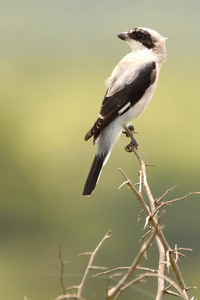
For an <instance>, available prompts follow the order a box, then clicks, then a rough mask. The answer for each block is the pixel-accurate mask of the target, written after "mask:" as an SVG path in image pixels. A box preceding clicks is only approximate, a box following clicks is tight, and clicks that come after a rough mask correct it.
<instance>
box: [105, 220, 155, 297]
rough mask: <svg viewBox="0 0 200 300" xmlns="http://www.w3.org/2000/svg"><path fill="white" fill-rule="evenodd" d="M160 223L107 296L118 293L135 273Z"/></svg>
mask: <svg viewBox="0 0 200 300" xmlns="http://www.w3.org/2000/svg"><path fill="white" fill-rule="evenodd" d="M157 229H158V225H157V227H156V228H154V230H153V232H152V233H151V235H150V237H149V238H148V240H147V241H146V242H144V243H143V245H142V247H141V248H140V251H139V253H138V255H137V256H136V258H135V259H134V261H133V263H132V264H131V266H130V268H129V269H128V271H127V273H126V274H125V275H124V276H123V278H122V279H121V280H120V281H119V282H118V283H117V285H116V286H114V287H113V288H111V289H110V290H109V291H108V293H107V296H108V298H112V297H113V296H115V295H117V294H118V292H119V291H120V289H121V288H122V286H123V285H124V284H125V283H126V282H127V280H128V279H129V278H130V276H131V275H132V274H133V272H134V271H135V269H136V268H137V266H138V264H139V262H140V260H141V258H142V257H143V256H144V253H145V252H146V251H147V249H148V248H149V246H150V245H151V243H152V241H153V240H154V238H155V236H156V233H157Z"/></svg>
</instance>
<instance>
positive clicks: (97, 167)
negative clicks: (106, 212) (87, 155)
mask: <svg viewBox="0 0 200 300" xmlns="http://www.w3.org/2000/svg"><path fill="white" fill-rule="evenodd" d="M107 154H108V153H105V154H104V155H97V154H96V155H95V158H94V160H93V163H92V166H91V169H90V172H89V174H88V178H87V180H86V183H85V186H84V190H83V196H90V195H91V194H92V192H93V191H94V189H95V186H96V183H97V181H98V179H99V176H100V174H101V169H102V167H103V162H104V160H105V158H106V156H107Z"/></svg>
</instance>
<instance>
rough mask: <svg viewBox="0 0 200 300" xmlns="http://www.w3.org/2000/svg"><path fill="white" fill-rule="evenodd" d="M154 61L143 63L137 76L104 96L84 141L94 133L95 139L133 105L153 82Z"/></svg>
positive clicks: (154, 72) (154, 76)
mask: <svg viewBox="0 0 200 300" xmlns="http://www.w3.org/2000/svg"><path fill="white" fill-rule="evenodd" d="M155 79H156V63H155V62H154V61H152V62H149V63H147V64H143V65H142V66H141V68H140V70H139V72H138V76H137V77H136V78H135V79H134V80H133V81H132V82H131V83H130V84H128V85H126V86H125V87H124V88H123V89H122V90H120V91H118V92H116V93H115V94H114V95H112V96H110V97H106V95H107V93H106V95H105V98H104V100H103V102H102V106H101V110H100V114H99V118H98V119H97V120H96V122H95V123H94V126H93V127H92V128H91V129H90V130H89V131H88V133H87V134H86V136H85V141H87V140H88V139H89V138H91V137H92V136H93V135H94V139H96V138H97V137H98V136H99V134H100V132H101V130H102V129H103V128H104V127H106V126H107V125H108V124H109V123H110V122H111V121H112V120H114V119H115V118H116V117H117V116H118V115H122V114H124V113H125V112H127V111H128V110H129V108H130V107H132V106H134V105H135V104H136V103H137V102H138V101H139V100H140V99H141V98H142V96H143V95H144V93H145V91H146V90H147V89H148V88H149V87H150V86H151V85H152V84H153V83H154V82H155Z"/></svg>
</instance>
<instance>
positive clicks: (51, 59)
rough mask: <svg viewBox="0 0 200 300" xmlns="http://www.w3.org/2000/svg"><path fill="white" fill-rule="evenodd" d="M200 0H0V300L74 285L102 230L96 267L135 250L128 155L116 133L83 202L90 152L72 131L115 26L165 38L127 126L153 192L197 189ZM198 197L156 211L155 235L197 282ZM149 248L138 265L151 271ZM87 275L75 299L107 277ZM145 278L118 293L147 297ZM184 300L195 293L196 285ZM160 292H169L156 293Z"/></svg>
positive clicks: (96, 88)
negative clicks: (145, 95)
mask: <svg viewBox="0 0 200 300" xmlns="http://www.w3.org/2000/svg"><path fill="white" fill-rule="evenodd" d="M199 13H200V2H199V1H198V0H192V1H187V0H185V1H184V0H181V1H177V0H168V1H158V0H140V1H139V0H137V1H136V0H132V1H130V0H123V1H119V0H107V1H105V0H101V1H94V0H93V1H92V0H85V1H81V0H79V1H77V0H73V1H69V0H58V1H52V0H49V1H38V0H34V1H33V0H28V1H12V0H8V1H0V40H1V46H0V85H1V88H0V124H1V126H0V148H1V155H0V164H1V168H0V184H1V188H0V195H1V197H0V199H1V200H0V232H1V234H0V266H1V267H0V286H1V288H0V299H15V300H20V299H23V298H24V296H26V297H27V298H28V300H33V299H37V300H44V299H45V300H47V299H55V298H56V297H57V296H58V295H59V293H60V292H61V285H60V282H59V278H60V262H59V258H58V242H60V243H61V246H62V253H63V259H64V260H66V261H67V264H66V266H65V284H66V286H68V285H75V284H78V283H79V282H80V280H81V278H82V274H83V272H84V269H85V266H86V263H87V261H88V257H79V256H78V255H79V253H81V252H84V251H90V250H93V249H94V248H95V247H96V245H97V244H98V242H99V241H100V240H101V238H102V237H103V236H104V235H105V233H106V232H107V231H108V230H109V229H111V230H112V238H111V239H109V240H107V241H106V242H105V243H104V245H103V246H102V248H101V249H100V251H99V253H98V255H97V257H96V260H95V263H96V264H98V265H103V266H107V267H109V268H113V267H117V266H128V265H130V263H131V262H132V260H133V258H134V256H135V255H136V253H137V251H138V250H139V247H140V245H139V243H138V241H139V238H140V237H141V236H142V235H143V233H144V232H143V225H144V216H143V217H142V219H141V221H140V222H139V223H137V215H138V213H139V212H140V210H141V208H140V207H139V205H138V203H137V202H136V200H135V198H134V197H133V195H132V194H131V192H130V190H128V189H127V188H126V187H123V188H122V189H120V190H118V186H119V185H120V184H121V183H122V182H123V177H122V175H121V174H120V172H119V171H118V168H119V167H121V168H122V169H123V170H124V171H125V172H126V174H127V175H128V176H129V177H130V179H131V180H132V181H133V182H134V183H135V182H137V181H138V168H139V166H138V162H137V161H136V159H135V158H134V157H133V156H132V155H131V154H127V153H125V151H124V150H123V147H124V145H126V144H127V140H126V138H125V137H121V139H120V141H119V142H118V144H117V145H116V147H115V149H114V151H113V154H112V155H111V158H110V160H109V162H108V164H107V165H106V167H105V168H104V170H103V174H102V177H101V179H100V181H99V184H98V186H97V188H96V190H95V193H94V194H93V195H92V197H90V198H83V197H82V196H81V194H82V188H83V185H84V182H85V179H86V176H87V173H88V171H89V168H90V165H91V163H92V159H93V156H94V153H95V150H96V148H95V147H93V145H92V141H88V142H87V143H85V142H84V141H83V137H84V135H85V133H86V132H87V130H88V129H89V128H90V127H91V126H92V125H93V122H94V121H95V118H96V117H97V115H98V112H99V109H100V104H101V101H102V99H103V96H104V93H105V89H106V88H105V85H104V81H105V79H106V78H107V77H108V76H110V73H111V71H112V69H113V68H114V66H115V65H116V64H117V63H118V61H119V60H120V59H121V58H122V57H123V56H124V55H125V54H127V53H128V51H129V46H128V45H127V44H126V43H124V42H122V41H121V40H119V39H117V37H116V35H117V34H118V33H120V32H121V31H126V30H129V29H130V28H133V27H137V26H142V27H149V28H153V29H155V30H157V31H158V32H159V33H161V34H162V35H163V36H165V37H168V40H167V42H166V44H167V54H168V56H167V61H166V63H165V64H164V65H163V69H162V72H161V75H160V80H159V84H158V87H157V90H156V93H155V95H154V98H153V100H152V102H151V104H150V105H149V107H148V108H147V110H146V111H145V113H144V114H143V115H142V117H141V118H140V119H139V120H137V121H136V122H135V123H134V125H135V128H136V131H138V132H139V135H137V140H138V143H139V150H140V153H141V154H142V156H143V158H144V160H145V161H146V162H148V163H151V164H154V165H155V167H154V168H149V169H148V180H149V184H150V186H151V189H152V192H153V194H154V196H155V197H159V196H160V195H162V194H163V193H164V192H165V191H166V190H167V189H168V188H171V187H172V186H174V185H176V184H178V187H177V188H176V189H175V190H174V191H173V192H171V194H169V195H168V196H167V197H166V199H168V200H169V199H173V198H175V197H179V196H183V195H184V194H187V193H188V192H190V191H198V190H200V180H199V175H200V169H199V165H200V155H199V151H200V150H199V149H200V140H199V132H200V119H199V112H200V92H199V81H200V76H199V64H200V57H199V53H200V34H199V26H200V19H199ZM199 210H200V197H199V196H194V197H192V198H190V199H188V200H187V201H184V202H181V203H177V204H175V205H174V206H173V207H167V209H166V214H165V216H164V218H163V224H164V225H165V226H166V227H165V229H164V232H165V234H166V237H167V239H168V241H169V243H170V245H171V247H172V248H173V247H174V245H175V244H177V245H178V246H180V247H189V248H192V249H193V252H189V253H187V255H188V257H189V259H190V260H189V261H188V260H185V259H181V262H180V268H181V271H182V272H183V276H184V279H185V281H186V283H187V285H188V286H199V287H200V285H199V283H200V268H199V267H200V218H199ZM157 258H158V257H157V252H156V248H155V246H154V245H152V247H151V249H150V250H149V259H148V261H147V262H146V263H145V262H143V263H144V265H146V266H151V267H156V261H157ZM90 275H91V276H90V278H89V279H88V280H87V284H86V286H85V290H84V295H83V296H84V298H85V299H92V297H94V298H93V299H99V300H100V299H104V290H105V284H106V278H96V279H93V278H92V275H93V274H92V273H91V274H90ZM155 286H156V281H155V280H154V279H153V280H150V284H149V285H148V284H142V283H141V284H139V285H138V286H137V287H134V288H132V289H130V290H129V291H128V292H127V293H125V294H124V296H123V297H122V299H126V300H129V299H154V298H155V293H154V289H155ZM190 296H191V297H192V296H195V297H200V292H199V290H192V291H191V292H190ZM166 299H170V297H167V296H166Z"/></svg>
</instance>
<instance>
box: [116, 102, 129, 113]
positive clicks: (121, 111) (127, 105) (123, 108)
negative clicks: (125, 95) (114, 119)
mask: <svg viewBox="0 0 200 300" xmlns="http://www.w3.org/2000/svg"><path fill="white" fill-rule="evenodd" d="M129 106H131V103H130V102H128V103H126V105H124V106H123V107H122V108H121V109H120V110H119V111H118V114H119V115H121V114H123V112H124V111H125V110H126V109H127V108H128V107H129Z"/></svg>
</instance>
